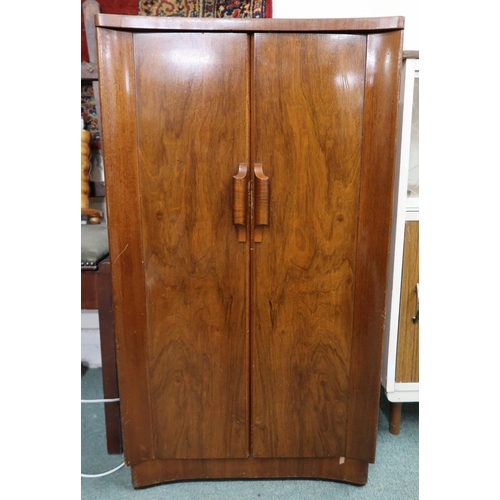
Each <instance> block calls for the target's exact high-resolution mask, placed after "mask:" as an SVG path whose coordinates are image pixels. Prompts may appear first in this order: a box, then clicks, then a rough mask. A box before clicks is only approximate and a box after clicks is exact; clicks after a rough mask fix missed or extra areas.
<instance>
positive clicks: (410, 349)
mask: <svg viewBox="0 0 500 500" xmlns="http://www.w3.org/2000/svg"><path fill="white" fill-rule="evenodd" d="M418 229H419V222H418V221H407V222H406V225H405V245H404V255H403V276H402V278H401V306H400V310H399V330H398V351H397V352H398V353H397V358H396V382H418V378H419V377H418V358H419V356H418V354H419V352H418V346H419V339H418V333H419V332H418V327H419V324H418V322H416V323H414V322H413V320H412V318H413V317H415V315H416V311H417V299H418V297H417V291H416V285H417V283H418V280H419V277H418V276H419V268H418Z"/></svg>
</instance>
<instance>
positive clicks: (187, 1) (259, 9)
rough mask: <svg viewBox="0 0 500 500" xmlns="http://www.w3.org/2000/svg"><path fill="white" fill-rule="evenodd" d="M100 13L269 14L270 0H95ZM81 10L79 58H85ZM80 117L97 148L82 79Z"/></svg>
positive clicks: (91, 103) (90, 97)
mask: <svg viewBox="0 0 500 500" xmlns="http://www.w3.org/2000/svg"><path fill="white" fill-rule="evenodd" d="M98 1H99V5H100V8H101V12H102V13H103V14H127V15H140V16H176V17H214V18H224V17H225V18H227V17H234V18H237V17H266V18H269V17H272V0H98ZM83 2H84V0H82V4H83ZM88 60H89V56H88V50H87V38H86V34H85V26H84V23H83V14H82V61H88ZM82 117H83V120H84V123H85V128H86V129H87V130H89V131H90V133H91V135H92V139H91V143H90V145H91V148H92V149H100V148H101V137H100V133H99V128H98V123H97V112H96V108H95V99H94V92H93V90H92V85H91V84H90V85H89V84H84V83H82Z"/></svg>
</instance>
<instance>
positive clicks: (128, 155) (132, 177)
mask: <svg viewBox="0 0 500 500" xmlns="http://www.w3.org/2000/svg"><path fill="white" fill-rule="evenodd" d="M97 36H98V58H99V87H100V89H99V92H100V100H101V129H102V130H101V132H102V147H103V157H104V169H105V175H106V205H107V212H108V233H109V252H110V261H111V274H112V282H113V305H114V314H115V334H116V348H117V364H118V378H119V387H120V408H121V414H122V422H123V443H124V452H125V461H126V463H127V464H136V463H139V462H140V461H142V460H145V459H150V458H153V456H154V453H153V444H152V426H151V402H150V396H149V394H150V393H149V389H148V388H149V363H148V350H147V331H146V310H145V296H144V268H143V257H142V247H141V241H142V237H141V219H140V194H139V178H138V170H137V165H138V152H137V129H136V107H135V80H134V61H133V37H132V34H131V33H127V32H120V31H112V30H106V29H102V28H98V29H97Z"/></svg>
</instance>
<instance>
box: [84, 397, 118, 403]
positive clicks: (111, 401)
mask: <svg viewBox="0 0 500 500" xmlns="http://www.w3.org/2000/svg"><path fill="white" fill-rule="evenodd" d="M116 401H120V398H114V399H82V403H114V402H116Z"/></svg>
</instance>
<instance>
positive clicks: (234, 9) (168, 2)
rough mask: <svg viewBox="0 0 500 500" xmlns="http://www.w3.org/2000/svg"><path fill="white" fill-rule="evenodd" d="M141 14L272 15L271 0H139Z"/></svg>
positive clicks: (200, 15)
mask: <svg viewBox="0 0 500 500" xmlns="http://www.w3.org/2000/svg"><path fill="white" fill-rule="evenodd" d="M139 15H141V16H182V17H216V18H222V17H271V15H272V13H271V0H222V1H221V0H139Z"/></svg>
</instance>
